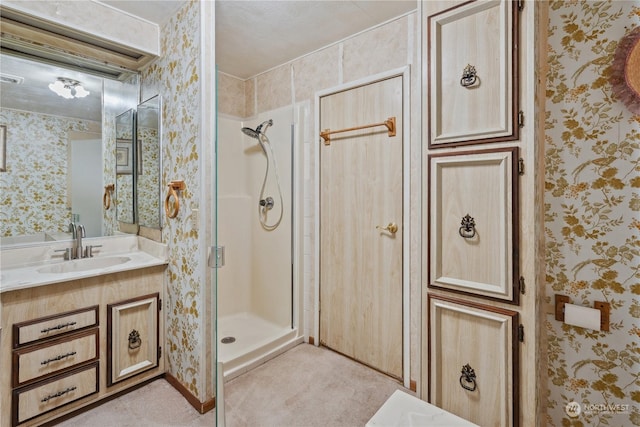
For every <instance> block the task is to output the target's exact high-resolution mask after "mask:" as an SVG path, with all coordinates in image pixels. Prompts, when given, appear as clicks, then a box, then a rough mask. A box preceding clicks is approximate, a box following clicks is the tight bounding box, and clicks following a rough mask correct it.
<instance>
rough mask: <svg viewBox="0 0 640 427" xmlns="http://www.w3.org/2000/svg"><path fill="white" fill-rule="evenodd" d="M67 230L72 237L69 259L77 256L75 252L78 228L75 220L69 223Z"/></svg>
mask: <svg viewBox="0 0 640 427" xmlns="http://www.w3.org/2000/svg"><path fill="white" fill-rule="evenodd" d="M69 232H70V233H71V238H72V239H73V246H72V247H71V254H70V256H69V259H76V258H77V257H78V253H77V252H76V240H77V238H78V228H77V227H76V223H75V222H70V223H69ZM65 258H66V256H65Z"/></svg>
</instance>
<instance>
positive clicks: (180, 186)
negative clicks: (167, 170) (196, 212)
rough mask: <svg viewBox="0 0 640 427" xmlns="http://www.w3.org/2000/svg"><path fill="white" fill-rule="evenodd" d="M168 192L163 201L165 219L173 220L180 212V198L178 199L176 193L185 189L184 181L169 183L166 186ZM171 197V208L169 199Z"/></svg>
mask: <svg viewBox="0 0 640 427" xmlns="http://www.w3.org/2000/svg"><path fill="white" fill-rule="evenodd" d="M167 185H168V187H169V190H168V191H167V197H166V198H165V199H164V212H165V213H166V214H167V218H175V217H177V216H178V212H180V198H179V197H178V191H182V190H184V189H186V188H187V186H186V184H185V183H184V181H171V182H170V183H169V184H167ZM172 197H173V200H174V201H173V206H172V207H171V206H170V205H171V203H170V202H171V198H172Z"/></svg>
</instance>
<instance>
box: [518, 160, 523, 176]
mask: <svg viewBox="0 0 640 427" xmlns="http://www.w3.org/2000/svg"><path fill="white" fill-rule="evenodd" d="M518 175H521V176H522V175H524V159H523V158H522V157H520V158H519V159H518Z"/></svg>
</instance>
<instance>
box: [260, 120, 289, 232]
mask: <svg viewBox="0 0 640 427" xmlns="http://www.w3.org/2000/svg"><path fill="white" fill-rule="evenodd" d="M258 138H259V140H260V144H261V145H262V148H263V149H264V153H265V155H266V157H267V169H266V170H265V173H264V180H263V181H262V188H261V189H260V202H261V203H260V204H259V205H258V218H259V219H260V224H261V225H262V228H264V229H265V230H267V231H273V230H275V229H276V228H278V226H279V225H280V222H281V221H282V215H283V213H284V205H283V198H282V188H281V187H280V176H279V174H278V162H277V161H276V156H275V154H274V153H273V147H272V146H271V142H270V141H269V138H267V137H266V136H265V135H264V134H262V133H260V134H259V136H258ZM263 138H264V139H265V140H266V142H265V141H264V140H263ZM265 147H269V153H270V154H271V158H269V155H268V154H267V149H266V148H265ZM271 160H273V169H274V171H275V174H276V184H277V186H278V196H279V197H280V214H279V216H278V220H277V221H276V222H275V223H273V224H269V223H268V222H267V212H269V210H270V209H271V206H269V205H268V204H266V202H265V201H266V199H265V197H264V190H265V188H266V186H267V180H268V178H269V165H270V164H271ZM263 202H264V203H265V205H263V204H262V203H263Z"/></svg>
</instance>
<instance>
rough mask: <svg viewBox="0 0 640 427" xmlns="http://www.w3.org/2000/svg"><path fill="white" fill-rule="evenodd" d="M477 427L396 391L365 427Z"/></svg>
mask: <svg viewBox="0 0 640 427" xmlns="http://www.w3.org/2000/svg"><path fill="white" fill-rule="evenodd" d="M411 426H416V427H418V426H419V427H427V426H429V427H479V426H478V425H477V424H474V423H472V422H469V421H467V420H465V419H463V418H460V417H458V416H457V415H454V414H452V413H450V412H447V411H445V410H444V409H441V408H438V407H437V406H434V405H431V404H430V403H427V402H425V401H424V400H420V399H418V398H417V397H414V396H411V395H410V394H408V393H405V392H403V391H401V390H396V391H395V392H393V394H392V395H391V396H390V397H389V398H388V399H387V401H386V402H385V403H384V404H383V405H382V406H381V407H380V409H379V410H378V412H376V413H375V415H374V416H373V417H372V418H371V419H370V420H369V422H368V423H367V424H366V427H411Z"/></svg>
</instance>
